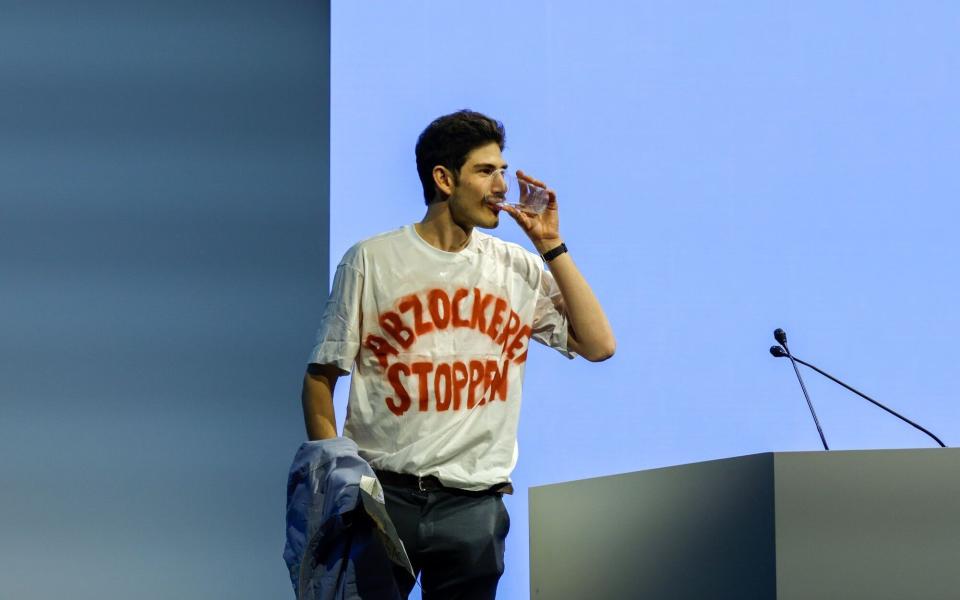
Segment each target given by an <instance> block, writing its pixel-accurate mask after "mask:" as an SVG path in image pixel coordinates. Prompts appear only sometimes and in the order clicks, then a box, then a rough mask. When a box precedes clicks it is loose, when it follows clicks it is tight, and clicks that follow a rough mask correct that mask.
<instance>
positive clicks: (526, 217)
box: [503, 171, 563, 254]
mask: <svg viewBox="0 0 960 600" xmlns="http://www.w3.org/2000/svg"><path fill="white" fill-rule="evenodd" d="M517 179H518V180H519V181H520V185H521V186H522V185H523V183H524V182H526V183H529V184H531V185H535V186H537V187H541V188H543V189H545V190H547V197H548V199H549V200H548V201H547V207H546V208H545V209H544V210H543V212H542V213H541V214H539V215H537V214H533V213H527V212H523V211H522V210H519V209H517V208H515V207H513V206H504V207H503V210H505V211H506V212H507V213H508V214H509V215H510V216H511V217H513V220H514V221H516V222H517V225H519V226H520V228H521V229H523V232H524V233H526V234H527V236H528V237H529V238H530V241H531V242H533V245H534V246H535V247H536V249H537V252H539V253H540V254H543V253H544V252H548V251H550V250H552V249H554V248H556V247H557V246H559V245H560V244H561V243H562V242H563V239H562V238H561V237H560V211H559V210H558V209H557V194H556V192H554V191H553V190H552V189H550V188H548V187H547V185H546V184H545V183H543V182H542V181H540V180H539V179H534V178H533V177H530V176H529V175H527V174H526V173H524V172H523V171H517Z"/></svg>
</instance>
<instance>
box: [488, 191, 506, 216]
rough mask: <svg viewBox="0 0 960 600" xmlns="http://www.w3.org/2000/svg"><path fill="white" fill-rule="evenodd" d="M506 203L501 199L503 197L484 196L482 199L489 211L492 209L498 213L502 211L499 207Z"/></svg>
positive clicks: (503, 198)
mask: <svg viewBox="0 0 960 600" xmlns="http://www.w3.org/2000/svg"><path fill="white" fill-rule="evenodd" d="M506 201H507V199H506V198H505V197H503V196H493V195H491V196H486V197H485V198H484V199H483V202H484V204H486V205H487V206H488V207H489V208H490V209H492V210H493V211H494V212H500V211H501V210H502V208H501V207H500V205H501V204H503V203H504V202H506Z"/></svg>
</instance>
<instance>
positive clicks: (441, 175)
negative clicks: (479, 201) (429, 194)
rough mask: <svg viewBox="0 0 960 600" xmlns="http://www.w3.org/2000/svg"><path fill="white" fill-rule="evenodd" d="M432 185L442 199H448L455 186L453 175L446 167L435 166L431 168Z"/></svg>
mask: <svg viewBox="0 0 960 600" xmlns="http://www.w3.org/2000/svg"><path fill="white" fill-rule="evenodd" d="M433 184H434V185H435V186H437V191H439V192H440V194H441V196H443V197H444V198H449V197H450V195H451V194H453V186H454V185H455V182H454V177H453V173H452V172H451V171H450V170H449V169H448V168H446V167H443V166H440V165H437V166H435V167H434V168H433Z"/></svg>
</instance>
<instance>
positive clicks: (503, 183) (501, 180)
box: [491, 169, 507, 193]
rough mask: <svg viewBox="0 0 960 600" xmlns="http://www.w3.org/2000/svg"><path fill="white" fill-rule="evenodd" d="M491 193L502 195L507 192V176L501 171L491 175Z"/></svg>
mask: <svg viewBox="0 0 960 600" xmlns="http://www.w3.org/2000/svg"><path fill="white" fill-rule="evenodd" d="M491 191H493V192H500V193H504V192H506V191H507V174H506V172H504V171H503V170H502V169H501V170H498V171H496V172H495V173H494V174H493V183H492V184H491Z"/></svg>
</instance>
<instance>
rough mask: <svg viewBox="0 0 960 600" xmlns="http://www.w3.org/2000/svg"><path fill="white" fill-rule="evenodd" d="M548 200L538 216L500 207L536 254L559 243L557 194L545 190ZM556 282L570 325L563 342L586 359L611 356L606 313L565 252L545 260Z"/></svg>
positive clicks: (611, 339) (613, 344)
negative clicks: (511, 219)
mask: <svg viewBox="0 0 960 600" xmlns="http://www.w3.org/2000/svg"><path fill="white" fill-rule="evenodd" d="M517 177H518V178H519V179H521V180H526V181H528V182H530V183H532V184H534V185H537V186H540V187H542V188H545V189H546V188H547V186H546V185H544V183H543V182H541V181H538V180H536V179H533V178H532V177H529V176H528V175H525V174H524V173H523V171H517ZM547 193H548V194H549V197H550V200H549V203H548V204H547V208H546V209H545V210H544V211H543V213H542V214H540V215H529V214H526V213H523V212H521V211H519V210H517V209H515V208H513V207H510V206H507V207H505V208H504V210H506V211H507V212H508V213H509V214H510V216H512V217H513V219H514V220H515V221H516V222H517V224H518V225H520V227H521V229H523V231H524V232H525V233H526V234H527V236H529V238H530V241H531V242H532V243H533V245H534V247H535V248H536V249H537V252H539V253H540V255H541V256H542V255H544V254H547V253H549V252H550V251H551V250H554V249H555V248H558V247H559V246H560V245H561V244H562V243H563V238H562V237H561V235H560V213H559V210H558V207H557V197H556V193H555V192H554V191H553V190H550V189H547ZM548 265H549V267H550V272H551V273H552V274H553V278H554V279H555V280H556V282H557V287H558V288H559V289H560V294H561V295H562V296H563V304H564V307H565V311H566V314H567V319H568V321H569V325H570V331H569V337H568V341H567V345H568V347H569V349H570V350H573V351H574V352H576V353H577V354H579V355H580V356H583V357H584V358H586V359H587V360H589V361H594V362H598V361H602V360H606V359H608V358H610V357H611V356H613V353H614V351H615V350H616V346H617V342H616V339H615V338H614V336H613V330H612V329H611V328H610V322H609V321H608V320H607V315H606V314H604V312H603V307H602V306H600V301H599V300H597V296H596V295H595V294H594V293H593V290H592V289H591V288H590V284H588V283H587V280H586V279H585V278H584V277H583V274H582V273H581V272H580V269H578V268H577V265H576V263H574V261H573V258H572V257H571V256H570V253H569V252H564V253H563V254H560V255H559V256H557V257H556V258H553V259H552V260H550V262H549V263H548Z"/></svg>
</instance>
